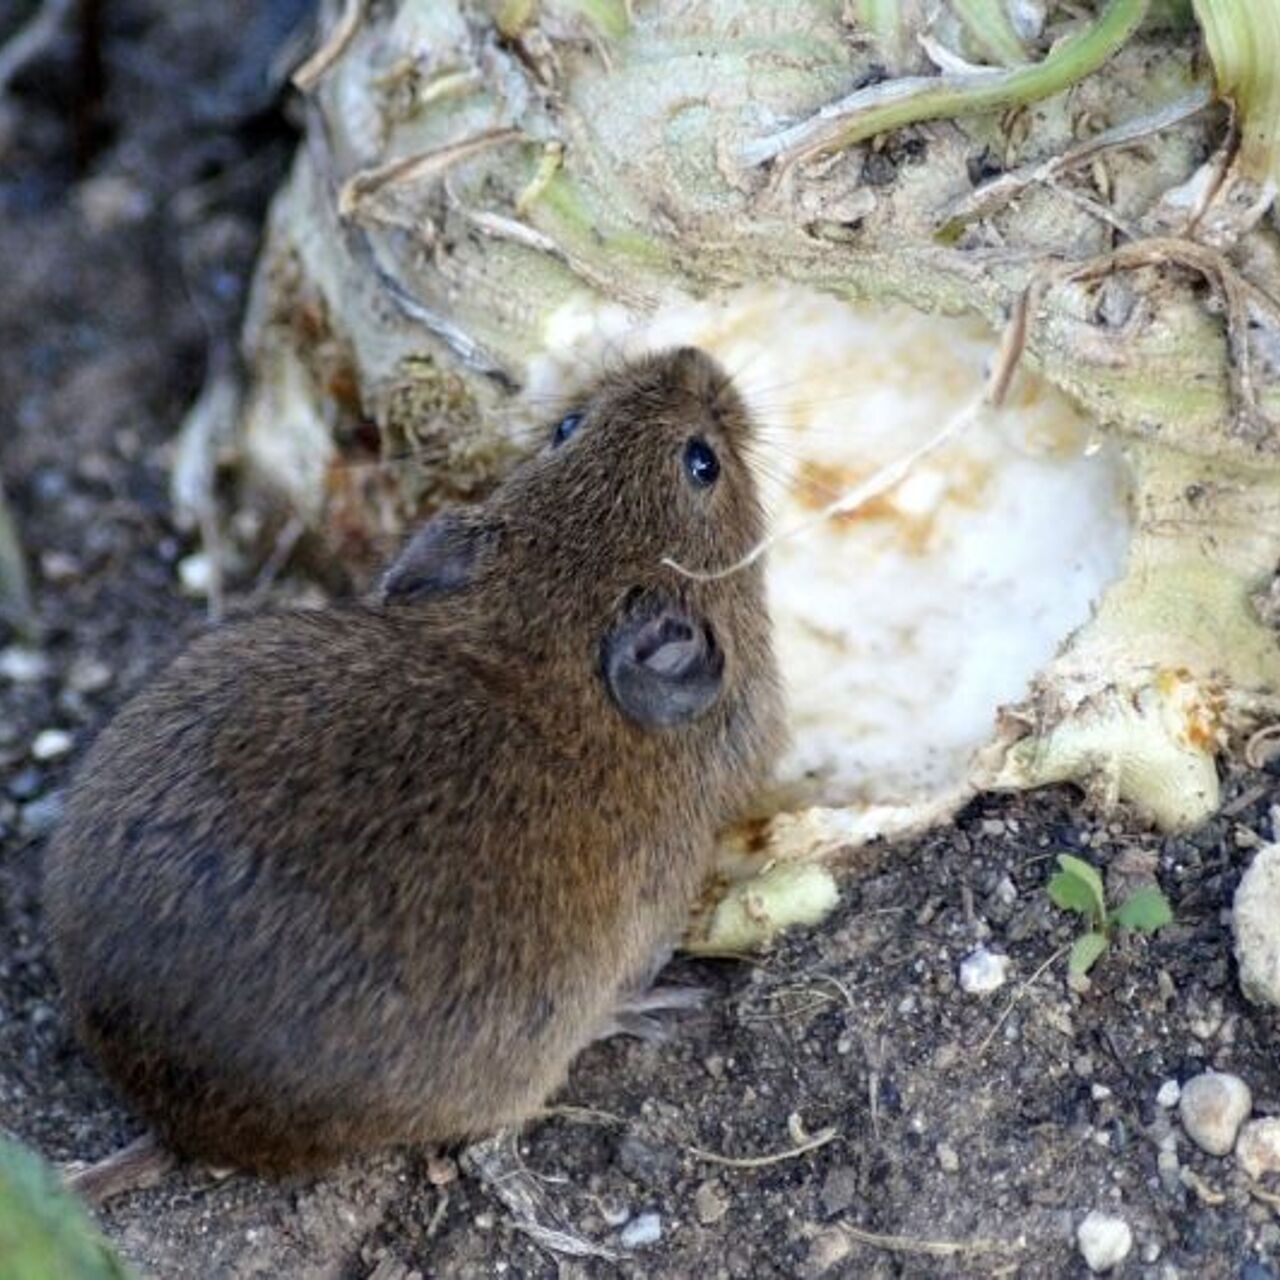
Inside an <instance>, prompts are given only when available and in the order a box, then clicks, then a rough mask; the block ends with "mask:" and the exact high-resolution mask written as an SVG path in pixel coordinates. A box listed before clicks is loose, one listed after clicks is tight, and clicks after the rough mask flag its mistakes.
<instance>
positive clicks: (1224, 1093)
mask: <svg viewBox="0 0 1280 1280" xmlns="http://www.w3.org/2000/svg"><path fill="white" fill-rule="evenodd" d="M1252 1109H1253V1094H1252V1093H1250V1092H1249V1086H1248V1085H1247V1084H1245V1082H1244V1081H1243V1080H1241V1079H1240V1077H1239V1076H1233V1075H1227V1074H1226V1073H1225V1072H1219V1071H1206V1072H1204V1073H1203V1074H1202V1075H1198V1076H1194V1077H1192V1079H1190V1080H1188V1081H1187V1083H1186V1084H1184V1085H1183V1086H1182V1096H1181V1097H1180V1098H1179V1099H1178V1115H1179V1116H1180V1117H1181V1118H1182V1127H1183V1128H1184V1129H1185V1130H1186V1131H1187V1137H1189V1138H1190V1139H1191V1141H1192V1142H1194V1143H1195V1144H1196V1146H1197V1147H1199V1148H1200V1150H1201V1151H1206V1152H1208V1154H1209V1155H1211V1156H1225V1155H1226V1154H1227V1153H1228V1152H1229V1151H1230V1150H1231V1148H1232V1147H1233V1146H1235V1142H1236V1134H1237V1133H1239V1132H1240V1126H1241V1125H1242V1124H1243V1123H1244V1122H1245V1120H1246V1119H1247V1118H1248V1116H1249V1112H1250V1111H1251V1110H1252Z"/></svg>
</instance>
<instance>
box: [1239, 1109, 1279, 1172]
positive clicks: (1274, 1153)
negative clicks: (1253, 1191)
mask: <svg viewBox="0 0 1280 1280" xmlns="http://www.w3.org/2000/svg"><path fill="white" fill-rule="evenodd" d="M1236 1163H1237V1164H1238V1165H1239V1166H1240V1167H1241V1168H1242V1169H1243V1170H1244V1171H1245V1173H1247V1174H1248V1175H1249V1177H1251V1178H1252V1179H1253V1180H1254V1181H1255V1182H1256V1181H1257V1180H1258V1179H1259V1178H1261V1177H1262V1176H1263V1174H1267V1173H1280V1119H1276V1118H1275V1117H1274V1116H1268V1117H1267V1119H1265V1120H1250V1121H1249V1123H1248V1124H1247V1125H1245V1126H1244V1128H1243V1129H1241V1130H1240V1137H1239V1140H1238V1141H1237V1142H1236Z"/></svg>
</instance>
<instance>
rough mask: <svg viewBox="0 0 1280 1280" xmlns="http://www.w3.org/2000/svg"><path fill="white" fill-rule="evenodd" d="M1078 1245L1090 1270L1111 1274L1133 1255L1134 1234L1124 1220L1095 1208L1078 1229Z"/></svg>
mask: <svg viewBox="0 0 1280 1280" xmlns="http://www.w3.org/2000/svg"><path fill="white" fill-rule="evenodd" d="M1076 1243H1077V1244H1078V1245H1079V1246H1080V1253H1081V1255H1082V1256H1083V1257H1084V1260H1085V1264H1086V1265H1087V1266H1088V1268H1089V1270H1090V1271H1093V1272H1100V1271H1110V1270H1111V1269H1112V1267H1118V1266H1119V1265H1120V1264H1121V1263H1122V1262H1123V1261H1124V1260H1125V1259H1126V1258H1127V1257H1128V1256H1129V1250H1130V1249H1132V1248H1133V1232H1132V1231H1131V1230H1130V1229H1129V1224H1128V1223H1127V1222H1126V1221H1125V1220H1124V1219H1123V1218H1116V1217H1113V1216H1112V1215H1111V1214H1108V1213H1099V1212H1098V1211H1097V1210H1096V1209H1095V1210H1093V1212H1092V1213H1089V1214H1088V1215H1086V1217H1085V1219H1084V1221H1083V1222H1081V1223H1080V1225H1079V1226H1078V1227H1077V1228H1076Z"/></svg>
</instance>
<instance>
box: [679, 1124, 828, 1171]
mask: <svg viewBox="0 0 1280 1280" xmlns="http://www.w3.org/2000/svg"><path fill="white" fill-rule="evenodd" d="M839 1136H840V1132H839V1130H838V1129H835V1128H826V1129H820V1130H819V1131H818V1132H817V1133H815V1134H814V1135H813V1137H812V1138H809V1139H807V1140H806V1141H804V1142H798V1143H797V1144H796V1145H795V1146H794V1147H788V1148H787V1149H786V1150H785V1151H774V1152H772V1153H770V1154H769V1155H763V1156H722V1155H719V1154H718V1153H717V1152H715V1151H704V1150H703V1149H702V1148H701V1147H690V1148H689V1154H690V1155H693V1156H697V1158H698V1159H699V1160H705V1161H707V1163H708V1164H720V1165H724V1166H725V1167H726V1168H728V1169H764V1168H766V1167H767V1166H769V1165H771V1164H781V1163H782V1162H783V1161H784V1160H794V1159H795V1158H796V1156H803V1155H807V1154H808V1153H809V1152H810V1151H816V1150H817V1149H818V1148H819V1147H825V1146H826V1145H827V1143H828V1142H833V1141H835V1139H836V1138H838V1137H839Z"/></svg>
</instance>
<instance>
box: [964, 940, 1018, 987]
mask: <svg viewBox="0 0 1280 1280" xmlns="http://www.w3.org/2000/svg"><path fill="white" fill-rule="evenodd" d="M1008 977H1009V957H1008V956H1006V955H1001V954H1000V953H999V952H996V951H988V950H987V949H986V947H979V948H978V950H977V951H974V952H972V953H971V954H970V955H968V956H966V957H965V958H964V959H963V960H962V961H961V962H960V987H961V990H963V991H965V992H967V993H968V994H969V995H971V996H985V995H990V994H991V992H993V991H998V990H999V989H1000V988H1001V987H1003V986H1004V984H1005V982H1006V981H1007V980H1008Z"/></svg>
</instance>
